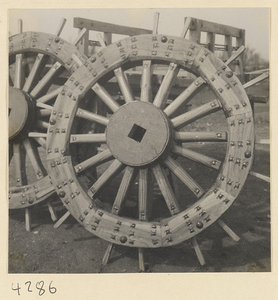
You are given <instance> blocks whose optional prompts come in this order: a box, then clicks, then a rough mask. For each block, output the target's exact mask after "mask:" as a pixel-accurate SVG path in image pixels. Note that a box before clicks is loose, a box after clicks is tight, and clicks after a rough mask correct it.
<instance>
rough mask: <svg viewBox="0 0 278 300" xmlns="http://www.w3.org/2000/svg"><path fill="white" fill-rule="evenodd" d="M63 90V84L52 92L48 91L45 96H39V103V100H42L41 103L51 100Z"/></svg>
mask: <svg viewBox="0 0 278 300" xmlns="http://www.w3.org/2000/svg"><path fill="white" fill-rule="evenodd" d="M62 90H63V87H62V86H61V87H59V88H57V89H55V90H53V91H52V92H50V93H47V94H46V95H44V96H42V97H40V98H38V99H37V103H38V102H40V103H45V102H47V101H49V100H51V99H53V98H55V97H57V96H58V95H59V94H60V93H61V92H62Z"/></svg>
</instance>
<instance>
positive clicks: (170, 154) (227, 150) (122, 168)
mask: <svg viewBox="0 0 278 300" xmlns="http://www.w3.org/2000/svg"><path fill="white" fill-rule="evenodd" d="M135 67H136V69H134V68H135ZM165 67H166V68H165ZM129 70H131V72H129ZM163 70H165V71H164V73H163ZM186 72H188V73H186ZM129 74H133V75H134V76H135V77H136V76H139V78H140V85H139V84H138V82H139V81H138V80H135V84H134V80H133V79H134V77H133V76H129ZM138 74H139V75H138ZM161 74H163V76H160V75H161ZM178 75H181V76H178ZM182 76H187V77H186V78H188V76H189V77H190V76H191V78H194V79H193V82H192V83H191V84H189V86H188V87H187V88H186V89H184V90H182V91H180V90H177V89H175V90H173V89H172V85H173V84H174V82H175V80H180V78H181V77H182ZM159 78H160V79H161V82H160V81H159V80H158V79H159ZM135 79H136V78H135ZM137 79H138V77H137ZM91 89H92V90H93V91H94V93H95V94H97V95H98V97H99V98H100V99H101V100H102V102H103V103H104V104H105V105H106V107H107V115H106V116H102V115H99V114H95V113H93V112H91V111H89V110H87V109H83V108H82V107H83V99H84V97H85V95H86V94H87V92H88V91H90V90H91ZM189 101H190V104H191V105H192V109H191V110H188V111H187V110H186V109H185V106H186V104H188V103H189ZM54 108H55V109H54V110H55V112H57V113H56V114H53V113H52V115H51V119H52V120H53V126H51V127H50V128H49V132H48V133H49V139H48V144H47V153H48V161H49V165H50V169H51V176H52V179H53V182H54V184H55V188H56V191H57V192H58V194H59V196H60V198H61V200H62V201H63V203H64V204H65V206H66V207H67V209H68V210H69V211H70V213H71V214H72V215H73V216H74V217H75V218H76V219H77V220H78V221H79V222H80V223H81V224H82V225H83V226H84V227H85V228H86V229H87V230H89V231H91V232H92V233H94V234H95V235H97V236H99V237H101V238H103V239H105V240H107V241H109V242H111V243H114V244H121V245H126V246H131V247H139V248H143V247H150V248H152V247H164V246H172V245H175V244H179V243H181V242H183V241H185V240H188V239H190V238H193V237H194V236H196V235H197V234H199V233H200V232H202V231H203V230H204V229H206V228H207V227H208V226H210V225H211V224H212V223H214V222H215V221H216V220H218V219H219V218H220V216H221V215H222V214H223V213H224V212H225V211H226V210H227V209H228V208H229V207H230V206H231V204H232V203H233V202H234V200H235V199H236V197H237V195H238V194H239V192H240V190H241V189H242V187H243V185H244V182H245V180H246V177H247V175H248V172H249V169H250V167H251V164H252V158H253V147H254V130H253V118H252V110H251V107H250V104H249V100H248V97H247V95H246V93H245V91H244V88H243V87H242V85H241V83H240V81H239V80H238V79H237V77H236V76H235V75H234V74H233V72H232V71H231V70H230V69H229V67H228V66H227V65H225V64H224V63H223V62H222V61H221V60H219V59H218V58H216V57H215V55H214V54H213V53H211V52H210V51H208V50H207V49H205V48H203V47H201V46H200V45H197V44H194V43H192V42H190V41H188V40H185V39H182V38H177V37H170V36H162V35H142V36H136V37H131V38H128V39H126V40H123V41H121V42H118V43H115V44H112V45H110V46H108V47H107V48H105V49H104V50H102V51H101V52H99V53H98V54H96V55H95V56H92V57H91V58H90V59H88V60H87V61H86V62H85V64H84V65H83V66H80V68H79V69H78V70H77V71H76V72H74V73H73V75H72V76H71V77H70V78H69V80H68V81H67V83H66V84H65V86H64V92H63V93H60V94H59V96H58V98H57V101H56V103H55V107H54ZM79 119H85V120H88V121H90V122H91V123H92V124H94V123H96V124H100V125H101V126H102V128H103V130H102V132H99V133H90V134H84V133H82V132H81V131H77V130H76V126H75V124H76V122H78V120H79ZM221 120H222V121H223V122H222V121H221ZM202 122H203V123H202ZM224 122H225V124H224ZM63 129H64V131H63ZM77 144H80V145H82V144H83V145H84V144H85V145H87V147H95V145H96V144H99V145H100V146H99V147H98V152H97V153H96V154H95V155H93V156H92V157H90V158H88V159H86V160H84V161H82V162H77V161H76V159H75V155H74V151H72V148H73V146H74V145H77ZM221 149H223V153H221V151H222V150H221ZM96 167H97V170H98V173H99V175H98V179H97V180H96V181H95V182H94V183H93V184H91V185H89V186H88V185H86V184H83V183H82V182H81V181H80V179H79V178H80V176H81V175H82V174H83V172H87V171H88V170H90V168H96ZM110 187H112V188H113V191H114V194H113V192H112V191H111V189H110ZM109 191H111V192H109ZM157 191H159V193H157ZM134 195H135V196H136V197H135V198H136V201H134ZM132 202H133V203H132ZM165 204H166V205H165ZM221 224H222V226H224V224H223V223H221Z"/></svg>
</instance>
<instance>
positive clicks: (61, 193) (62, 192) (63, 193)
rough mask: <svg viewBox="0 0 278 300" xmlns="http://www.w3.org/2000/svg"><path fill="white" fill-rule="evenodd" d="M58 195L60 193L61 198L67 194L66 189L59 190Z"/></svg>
mask: <svg viewBox="0 0 278 300" xmlns="http://www.w3.org/2000/svg"><path fill="white" fill-rule="evenodd" d="M58 195H59V197H60V198H64V197H65V196H66V192H65V191H61V192H59V194H58Z"/></svg>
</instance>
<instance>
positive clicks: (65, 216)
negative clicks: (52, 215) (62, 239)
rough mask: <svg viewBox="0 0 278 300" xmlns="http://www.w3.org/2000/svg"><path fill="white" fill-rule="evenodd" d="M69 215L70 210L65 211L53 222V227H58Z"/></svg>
mask: <svg viewBox="0 0 278 300" xmlns="http://www.w3.org/2000/svg"><path fill="white" fill-rule="evenodd" d="M69 216H70V212H69V211H67V212H66V213H65V214H64V215H63V216H62V217H61V218H60V219H59V220H58V221H57V222H56V223H55V224H54V226H53V227H54V228H55V229H57V228H59V227H60V226H61V225H62V224H63V223H64V222H65V221H66V219H67V218H68V217H69Z"/></svg>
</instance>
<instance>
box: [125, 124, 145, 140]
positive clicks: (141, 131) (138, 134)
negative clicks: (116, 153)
mask: <svg viewBox="0 0 278 300" xmlns="http://www.w3.org/2000/svg"><path fill="white" fill-rule="evenodd" d="M146 131H147V130H146V129H145V128H143V127H141V126H139V125H137V124H134V125H133V126H132V128H131V130H130V132H129V134H128V137H129V138H131V139H133V140H134V141H136V142H138V143H141V141H142V139H143V137H144V135H145V133H146Z"/></svg>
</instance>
